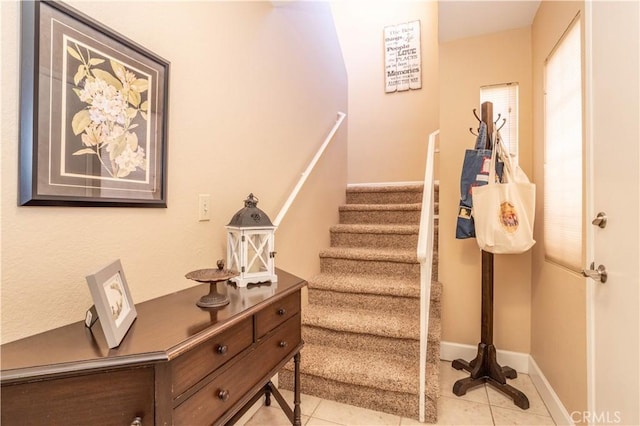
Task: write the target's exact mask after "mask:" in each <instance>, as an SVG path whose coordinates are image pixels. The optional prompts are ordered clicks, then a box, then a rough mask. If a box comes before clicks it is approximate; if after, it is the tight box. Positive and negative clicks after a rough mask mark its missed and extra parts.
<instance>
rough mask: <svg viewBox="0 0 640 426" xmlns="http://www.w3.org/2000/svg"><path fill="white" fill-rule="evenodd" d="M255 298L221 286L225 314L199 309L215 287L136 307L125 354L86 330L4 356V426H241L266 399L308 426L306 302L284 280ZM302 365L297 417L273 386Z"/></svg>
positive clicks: (281, 276) (63, 332)
mask: <svg viewBox="0 0 640 426" xmlns="http://www.w3.org/2000/svg"><path fill="white" fill-rule="evenodd" d="M277 275H278V282H277V283H272V284H269V285H261V286H256V287H253V288H235V287H234V286H231V285H228V284H225V283H218V291H219V292H220V293H223V294H224V293H226V294H228V295H229V297H230V300H231V302H230V303H229V304H228V305H227V306H225V307H224V308H218V309H211V310H203V309H201V308H198V307H197V306H196V301H197V300H198V299H199V298H200V297H201V296H203V295H205V294H207V293H208V291H209V285H208V284H202V285H197V286H194V287H190V288H187V289H185V290H182V291H178V292H176V293H172V294H169V295H166V296H162V297H159V298H157V299H153V300H149V301H147V302H143V303H140V304H136V310H137V312H138V317H137V319H136V321H135V322H134V323H133V326H132V327H131V329H130V330H129V332H128V333H127V335H126V336H125V338H124V339H123V341H122V343H121V344H120V346H119V347H117V348H115V349H109V348H108V346H107V343H106V340H105V337H104V334H103V333H102V329H101V327H100V326H99V325H97V324H96V325H94V326H93V328H92V329H88V328H86V327H85V325H84V321H80V322H77V323H74V324H70V325H67V326H64V327H60V328H57V329H55V330H51V331H47V332H45V333H42V334H38V335H35V336H31V337H27V338H25V339H22V340H18V341H15V342H10V343H7V344H5V345H2V346H0V352H1V367H2V371H1V372H0V381H1V392H2V394H1V398H2V408H1V411H2V417H1V423H2V425H3V426H9V425H44V424H50V425H53V424H61V425H62V424H64V425H87V424H110V425H136V426H139V425H152V424H155V425H203V424H215V425H223V424H233V423H234V422H235V421H237V420H238V419H239V417H240V416H241V415H242V414H243V413H244V412H245V411H246V410H247V409H248V408H249V407H250V405H251V404H252V403H253V402H255V401H257V400H258V399H259V398H260V397H261V396H262V395H266V400H267V404H269V403H270V396H271V394H273V396H274V397H275V398H276V400H277V401H278V403H279V404H280V405H281V406H282V408H283V410H284V411H285V413H286V414H287V416H288V417H289V419H290V421H291V423H292V424H294V425H300V386H299V380H300V375H299V362H300V350H301V349H302V346H303V341H302V338H301V332H300V327H301V321H300V295H301V289H302V287H304V286H305V285H306V282H305V281H304V280H302V279H300V278H297V277H295V276H293V275H291V274H289V273H287V272H284V271H282V270H279V271H278V272H277ZM291 358H294V365H295V380H294V381H295V383H294V401H293V402H294V409H293V410H291V408H289V406H288V405H287V404H286V403H285V401H284V399H283V398H282V396H281V395H280V393H279V392H278V391H277V389H275V387H273V385H272V384H271V382H270V380H271V377H273V376H274V375H275V374H276V373H277V372H278V371H279V370H280V369H281V368H282V367H283V366H284V364H286V363H287V362H288V361H289V360H290V359H291Z"/></svg>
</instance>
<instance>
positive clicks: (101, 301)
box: [87, 260, 137, 348]
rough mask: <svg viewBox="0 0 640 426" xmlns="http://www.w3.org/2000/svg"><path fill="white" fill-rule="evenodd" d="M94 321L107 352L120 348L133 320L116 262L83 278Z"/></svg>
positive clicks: (122, 273) (126, 290)
mask: <svg viewBox="0 0 640 426" xmlns="http://www.w3.org/2000/svg"><path fill="white" fill-rule="evenodd" d="M87 284H89V291H90V292H91V297H92V298H93V303H94V307H95V310H96V312H97V313H98V319H99V320H100V325H101V326H102V331H104V337H105V338H106V340H107V345H108V346H109V348H115V347H117V346H119V345H120V342H122V339H123V338H124V336H125V335H126V334H127V331H128V330H129V328H130V327H131V324H133V321H134V320H135V319H136V317H137V312H136V305H135V304H134V303H133V299H132V298H131V293H129V287H128V286H127V280H126V279H125V277H124V270H123V269H122V263H121V262H120V260H116V261H115V262H113V263H112V264H110V265H109V266H107V267H106V268H103V269H101V270H100V271H98V272H96V273H95V274H92V275H88V276H87Z"/></svg>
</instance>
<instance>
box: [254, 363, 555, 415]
mask: <svg viewBox="0 0 640 426" xmlns="http://www.w3.org/2000/svg"><path fill="white" fill-rule="evenodd" d="M467 374H468V373H466V372H464V371H457V370H455V369H454V368H452V367H451V363H450V362H447V361H442V362H441V363H440V399H439V400H438V423H437V424H439V425H555V423H554V422H553V419H552V418H551V416H550V415H549V411H548V410H547V407H545V405H544V403H543V402H542V399H541V398H540V395H539V394H538V391H537V390H536V388H535V387H534V385H533V382H532V381H531V379H530V378H529V376H528V375H526V374H518V378H516V379H514V380H509V383H510V384H511V385H513V386H515V387H516V388H517V389H520V390H521V391H522V392H524V393H525V395H527V397H528V398H529V404H530V407H529V409H528V410H521V409H520V408H518V407H516V406H515V405H514V404H513V402H512V401H511V400H510V399H509V398H508V397H506V396H504V395H502V394H501V393H500V392H498V391H496V390H494V389H492V388H490V387H488V386H487V385H485V386H481V387H478V388H475V389H472V390H470V391H469V392H467V394H466V395H464V396H462V397H457V396H455V395H454V394H453V392H452V391H451V389H452V388H453V384H454V383H455V381H456V380H458V379H461V378H463V377H466V376H467ZM282 394H283V396H284V397H285V398H286V399H287V401H293V394H292V393H291V392H289V391H282ZM301 400H302V403H301V409H302V424H303V425H305V426H340V425H344V426H377V425H393V426H409V425H421V424H422V423H419V422H417V421H416V420H412V419H407V418H402V417H399V416H394V415H391V414H386V413H380V412H377V411H372V410H367V409H363V408H358V407H353V406H350V405H346V404H341V403H338V402H334V401H329V400H326V399H320V398H316V397H314V396H310V395H302V397H301ZM272 401H273V403H272V404H271V406H270V407H262V408H260V409H259V410H258V411H257V412H256V414H255V415H254V416H253V417H252V418H251V419H249V420H248V421H247V423H245V425H244V426H280V425H289V424H290V423H289V422H288V420H287V418H286V416H285V415H284V414H283V412H282V411H281V410H280V408H279V407H278V404H277V402H275V400H272Z"/></svg>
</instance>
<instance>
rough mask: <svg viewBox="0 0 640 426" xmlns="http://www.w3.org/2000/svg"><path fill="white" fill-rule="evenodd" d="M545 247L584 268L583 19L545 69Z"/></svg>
mask: <svg viewBox="0 0 640 426" xmlns="http://www.w3.org/2000/svg"><path fill="white" fill-rule="evenodd" d="M544 107H545V110H544V125H545V127H544V149H545V151H544V154H545V161H544V247H545V256H546V258H547V259H548V260H551V261H553V262H556V263H559V264H561V265H563V266H566V267H568V268H570V269H573V270H576V271H579V270H580V269H581V267H582V239H583V238H582V61H581V34H580V20H579V19H577V20H576V21H574V22H573V23H572V25H571V27H570V28H569V29H568V30H567V32H566V33H565V35H564V36H563V38H562V39H561V41H560V42H559V44H558V45H557V46H556V48H555V50H554V51H553V52H552V53H551V55H550V56H549V57H548V58H547V62H546V65H545V102H544Z"/></svg>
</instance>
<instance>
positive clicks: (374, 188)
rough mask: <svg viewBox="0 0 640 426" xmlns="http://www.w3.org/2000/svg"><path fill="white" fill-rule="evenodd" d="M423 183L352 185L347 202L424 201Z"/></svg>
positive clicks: (391, 202)
mask: <svg viewBox="0 0 640 426" xmlns="http://www.w3.org/2000/svg"><path fill="white" fill-rule="evenodd" d="M423 188H424V185H423V184H422V183H415V184H406V185H385V186H380V185H350V186H349V187H347V204H374V203H375V204H406V203H420V202H421V201H422V193H423Z"/></svg>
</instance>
